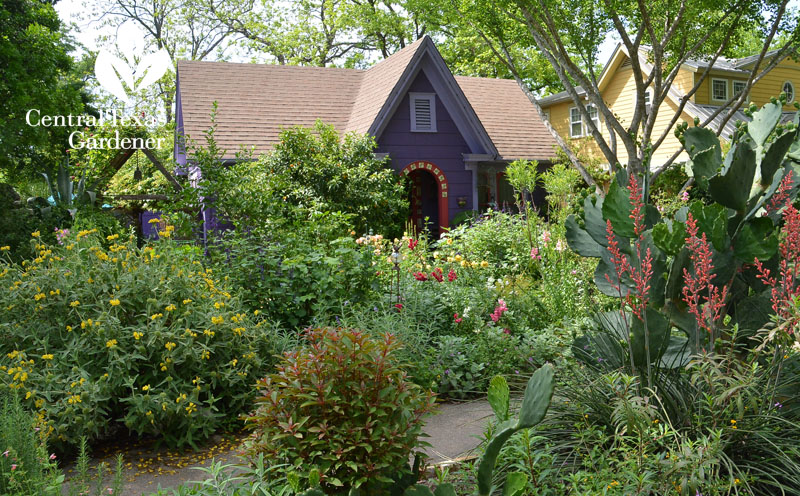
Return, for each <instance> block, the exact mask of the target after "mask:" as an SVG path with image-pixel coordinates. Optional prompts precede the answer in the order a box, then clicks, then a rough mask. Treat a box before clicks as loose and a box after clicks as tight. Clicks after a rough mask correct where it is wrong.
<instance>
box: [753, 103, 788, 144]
mask: <svg viewBox="0 0 800 496" xmlns="http://www.w3.org/2000/svg"><path fill="white" fill-rule="evenodd" d="M782 114H783V108H782V107H781V106H780V105H779V104H777V103H767V104H766V105H764V106H763V107H761V109H760V110H758V111H757V112H756V113H754V114H753V120H752V121H751V122H749V123H748V124H747V134H749V135H750V136H751V137H752V138H753V141H755V143H756V144H757V145H759V146H764V143H765V142H766V141H767V138H768V137H769V135H770V133H772V130H773V129H775V126H776V125H777V124H778V121H779V120H780V119H781V115H782Z"/></svg>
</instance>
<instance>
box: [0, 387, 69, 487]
mask: <svg viewBox="0 0 800 496" xmlns="http://www.w3.org/2000/svg"><path fill="white" fill-rule="evenodd" d="M41 425H42V424H41V423H40V422H39V420H38V419H37V418H36V416H35V415H32V414H31V412H29V411H26V410H25V409H23V407H22V405H21V404H20V401H19V398H18V397H17V395H16V394H15V393H11V394H9V393H7V392H3V393H0V450H3V452H2V454H0V494H16V495H30V496H39V495H42V494H52V495H56V494H60V487H61V482H62V481H63V480H64V476H63V475H61V473H60V472H59V470H58V469H57V467H56V462H55V461H54V460H55V457H52V458H51V456H50V453H48V451H47V442H46V438H47V434H46V431H44V430H42V429H41Z"/></svg>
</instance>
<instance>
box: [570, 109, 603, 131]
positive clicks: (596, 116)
mask: <svg viewBox="0 0 800 496" xmlns="http://www.w3.org/2000/svg"><path fill="white" fill-rule="evenodd" d="M593 110H594V117H592V120H593V121H594V125H595V127H596V128H597V129H598V131H599V130H600V111H599V110H597V107H596V106H595V105H594V104H592V103H589V104H587V105H586V112H588V113H589V115H591V114H592V111H593ZM576 115H577V117H578V119H577V120H573V117H574V116H576ZM574 125H580V128H581V131H580V133H578V134H575V133H574V132H573V131H574V129H573V126H574ZM590 134H591V131H590V130H589V125H588V123H587V122H584V121H583V114H581V112H580V110H578V107H570V108H569V137H570V138H583V137H584V136H589V135H590Z"/></svg>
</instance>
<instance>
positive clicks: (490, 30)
mask: <svg viewBox="0 0 800 496" xmlns="http://www.w3.org/2000/svg"><path fill="white" fill-rule="evenodd" d="M458 9H459V12H460V13H461V15H462V17H463V19H464V22H466V23H467V24H469V25H470V26H472V27H473V29H475V30H476V31H477V32H479V33H480V34H481V37H482V38H483V39H484V40H485V41H486V42H487V43H489V44H490V46H491V50H492V52H493V53H494V54H495V56H496V57H497V59H498V60H501V61H502V62H503V63H504V64H505V65H506V67H507V68H508V70H509V72H511V73H512V74H513V75H514V76H515V77H516V78H517V80H518V82H519V83H520V85H521V86H523V88H524V89H525V90H528V88H527V85H526V83H525V81H524V79H525V73H524V71H523V68H524V67H525V66H526V63H527V61H526V60H525V59H520V57H519V55H518V51H519V50H520V47H524V48H534V47H535V49H537V51H538V52H539V53H540V54H541V55H542V56H543V57H544V58H545V59H546V60H547V61H548V62H549V63H550V65H551V66H552V68H553V69H554V71H555V73H556V75H557V77H558V80H559V82H560V83H561V84H562V85H563V87H564V89H565V90H566V91H567V93H568V94H569V96H570V97H571V98H572V100H573V103H574V104H575V106H576V107H577V108H578V109H579V111H580V112H581V114H582V115H583V118H584V120H585V122H587V123H588V127H589V130H590V134H591V135H592V137H593V138H594V140H595V141H596V142H597V144H598V146H599V148H600V150H601V151H602V153H603V155H604V156H605V158H606V160H607V161H608V163H609V164H610V165H611V168H612V171H613V170H614V169H615V168H616V167H617V165H624V166H625V167H627V168H628V169H629V170H631V171H632V172H642V171H643V170H644V169H645V168H647V167H649V157H650V156H651V154H652V152H653V151H654V150H655V149H656V148H658V147H659V146H660V145H661V143H662V142H663V141H664V139H665V138H666V137H667V136H668V133H671V132H673V130H674V127H675V124H676V123H677V122H678V119H679V117H680V114H681V112H682V110H683V108H684V107H685V105H686V103H687V102H688V101H689V99H690V98H691V97H692V95H694V93H695V92H696V91H697V90H698V88H699V87H700V85H701V84H702V83H703V82H704V81H705V80H707V77H708V73H709V69H705V70H704V71H701V72H700V73H699V76H698V77H697V78H696V79H695V86H694V87H693V88H692V89H690V91H688V92H687V94H686V95H684V96H683V98H682V100H681V103H680V105H679V106H678V110H677V111H676V112H674V117H673V118H672V122H671V125H670V126H668V128H667V129H666V130H664V131H663V132H659V133H656V132H655V131H654V124H655V120H656V115H657V114H658V112H659V110H661V111H665V112H666V111H668V110H667V106H665V105H664V106H662V104H663V103H664V101H665V99H666V98H667V95H668V93H669V91H670V89H671V86H672V82H673V81H674V80H675V77H676V76H677V74H678V68H679V67H680V66H681V64H683V63H684V62H686V61H687V60H690V59H703V60H708V61H709V62H710V64H709V66H710V65H712V64H713V63H714V62H715V61H717V60H718V59H719V57H721V56H732V55H736V54H737V50H738V51H740V50H741V47H742V46H743V45H747V46H750V47H754V46H757V47H758V52H757V53H756V55H758V58H757V60H756V63H755V65H754V67H753V69H752V71H751V74H750V77H749V78H748V81H747V84H746V86H745V87H744V88H743V89H742V90H740V91H739V92H738V93H736V94H735V95H733V96H732V97H731V98H730V99H729V101H728V102H726V104H725V105H722V106H720V107H719V110H718V111H717V112H716V113H715V114H714V115H712V116H711V117H710V118H708V119H707V120H706V121H705V122H702V123H700V124H701V125H703V126H705V125H708V124H709V123H710V122H711V121H712V120H713V119H714V118H715V117H717V116H718V115H720V114H722V115H723V125H724V123H725V122H727V121H728V120H729V119H730V118H731V117H732V115H733V114H734V112H735V111H736V109H738V108H739V107H740V106H741V105H742V104H743V103H744V101H745V99H746V98H747V94H748V92H749V91H750V88H751V87H752V86H753V84H755V83H756V82H757V81H758V80H759V79H760V78H761V77H763V75H764V74H766V73H767V72H768V71H769V70H770V69H772V68H773V67H774V66H775V65H776V64H777V63H779V62H780V60H782V59H783V58H785V57H786V56H790V55H796V53H797V52H796V49H797V41H798V31H797V14H796V12H794V11H792V10H790V9H789V8H788V0H777V1H776V0H760V1H759V0H755V1H754V0H722V1H720V0H698V1H694V0H693V1H691V2H690V1H688V0H665V1H659V2H645V1H643V0H636V1H633V0H602V1H600V2H594V1H590V0H461V2H460V3H459V5H458ZM754 33H755V38H757V39H759V40H760V42H758V43H754V42H753V38H754V35H753V34H754ZM610 35H613V36H614V37H616V38H617V39H619V40H620V43H621V44H622V46H623V47H624V48H625V50H626V51H627V53H629V54H640V53H644V54H645V57H644V58H645V59H646V60H645V61H644V62H643V61H642V60H641V59H640V57H639V56H632V57H631V66H632V70H633V75H634V79H635V82H636V96H637V98H636V102H637V104H636V108H635V113H634V116H633V118H632V119H631V122H622V121H621V120H620V119H619V118H618V117H617V116H616V115H615V114H614V112H613V110H612V109H611V108H609V106H608V105H607V104H606V102H605V101H604V100H603V97H602V95H601V94H600V91H599V89H598V86H597V83H598V77H599V72H598V71H597V70H596V67H597V55H598V51H597V50H598V47H599V45H600V43H601V42H602V41H603V40H604V39H606V37H608V36H610ZM779 40H780V42H779V43H777V44H776V42H778V41H779ZM770 46H773V47H774V48H775V49H776V50H777V53H775V54H774V56H770V57H767V56H766V55H767V50H768V48H769V47H770ZM579 87H580V88H581V89H582V90H583V91H585V95H586V99H587V100H588V101H586V100H584V98H583V95H582V94H581V95H579V92H578V88H579ZM647 88H650V89H652V90H653V98H652V102H651V111H649V112H648V111H646V108H645V98H644V93H645V91H646V90H647ZM528 96H529V98H530V99H531V101H532V102H533V103H534V105H536V106H537V108H538V107H539V105H538V100H537V95H535V94H534V93H532V92H530V91H528ZM588 104H592V105H594V106H595V107H596V108H597V109H598V112H599V113H600V116H601V117H602V121H603V122H604V124H605V126H607V128H608V131H609V134H610V136H611V137H610V138H609V139H607V138H606V137H604V136H603V134H602V130H601V129H599V128H598V126H596V125H595V123H594V122H593V121H592V119H591V118H590V116H589V113H588V111H587V106H588ZM539 110H540V113H541V109H540V108H539ZM548 127H550V126H549V124H548ZM721 128H722V125H720V129H721ZM550 130H551V133H552V134H553V136H554V137H555V139H556V140H557V141H558V142H559V144H560V145H561V147H562V148H563V149H564V150H565V151H566V152H567V154H568V155H569V157H570V160H571V161H572V163H573V165H574V166H575V167H576V168H577V169H578V170H579V171H580V172H581V175H582V176H583V178H584V180H585V181H586V182H587V183H589V184H593V181H592V179H591V176H590V175H589V174H588V172H587V171H586V170H585V168H583V166H582V164H581V163H580V161H579V160H578V158H577V157H576V156H575V154H574V153H572V152H571V151H570V150H569V147H568V146H567V144H566V143H565V142H564V140H563V139H562V138H561V137H560V136H558V134H557V133H556V132H555V131H554V130H553V129H552V128H550ZM619 147H624V149H625V150H626V152H627V156H628V157H629V159H628V163H627V164H618V160H617V149H618V148H619ZM677 156H678V153H676V154H675V155H674V156H673V157H672V159H671V160H669V161H667V163H665V164H662V165H661V166H660V167H659V169H658V170H656V171H655V175H658V174H660V173H661V172H663V171H664V170H666V168H667V167H669V165H671V163H672V162H673V161H674V160H675V158H677Z"/></svg>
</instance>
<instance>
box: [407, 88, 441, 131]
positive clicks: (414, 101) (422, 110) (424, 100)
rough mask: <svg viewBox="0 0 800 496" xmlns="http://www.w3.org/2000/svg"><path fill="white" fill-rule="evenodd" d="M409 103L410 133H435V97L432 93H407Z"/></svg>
mask: <svg viewBox="0 0 800 496" xmlns="http://www.w3.org/2000/svg"><path fill="white" fill-rule="evenodd" d="M409 100H410V101H411V131H414V132H418V133H435V132H436V95H435V94H433V93H409Z"/></svg>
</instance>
